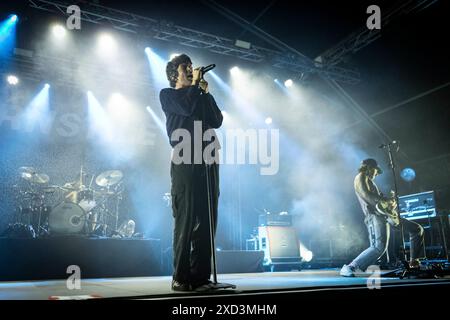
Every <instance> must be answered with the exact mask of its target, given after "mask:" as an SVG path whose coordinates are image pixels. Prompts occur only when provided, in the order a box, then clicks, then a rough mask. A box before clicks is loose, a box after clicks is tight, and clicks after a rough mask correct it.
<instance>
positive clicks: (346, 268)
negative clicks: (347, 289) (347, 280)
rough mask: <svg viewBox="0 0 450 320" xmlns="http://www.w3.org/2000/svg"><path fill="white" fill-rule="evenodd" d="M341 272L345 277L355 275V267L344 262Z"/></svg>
mask: <svg viewBox="0 0 450 320" xmlns="http://www.w3.org/2000/svg"><path fill="white" fill-rule="evenodd" d="M339 274H340V275H341V276H343V277H354V276H355V269H354V268H353V267H351V266H348V265H346V264H344V266H343V267H342V268H341V271H340V272H339Z"/></svg>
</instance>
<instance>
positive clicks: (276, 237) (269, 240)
mask: <svg viewBox="0 0 450 320" xmlns="http://www.w3.org/2000/svg"><path fill="white" fill-rule="evenodd" d="M258 235H259V248H260V250H263V251H264V265H266V266H272V265H282V264H284V265H298V264H300V263H301V261H302V258H301V256H300V245H299V241H298V238H297V232H296V230H295V229H294V228H292V227H276V226H268V227H267V226H266V227H259V228H258Z"/></svg>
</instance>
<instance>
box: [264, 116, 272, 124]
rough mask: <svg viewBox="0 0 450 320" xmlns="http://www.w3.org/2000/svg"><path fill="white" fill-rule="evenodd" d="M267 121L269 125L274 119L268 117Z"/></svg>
mask: <svg viewBox="0 0 450 320" xmlns="http://www.w3.org/2000/svg"><path fill="white" fill-rule="evenodd" d="M265 122H266V124H267V125H269V124H272V122H273V121H272V118H271V117H267V118H266V121H265Z"/></svg>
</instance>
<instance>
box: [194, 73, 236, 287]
mask: <svg viewBox="0 0 450 320" xmlns="http://www.w3.org/2000/svg"><path fill="white" fill-rule="evenodd" d="M214 66H215V65H214ZM204 74H205V72H204V71H203V70H202V74H201V79H202V80H203V76H204ZM202 113H203V114H202V121H205V119H206V115H205V113H206V110H205V108H203V110H202ZM202 127H203V125H202ZM202 134H203V133H202ZM215 139H216V138H215ZM203 144H204V141H203V139H202V153H203V150H204V147H205V145H203ZM202 160H203V161H204V165H205V176H206V194H207V197H208V216H209V244H210V249H211V268H212V274H213V282H212V284H211V286H210V289H211V290H218V289H236V285H234V284H229V283H219V282H218V281H217V262H216V243H215V239H214V238H215V229H216V221H215V219H214V208H213V199H212V196H213V194H212V190H211V189H212V187H211V172H210V170H211V166H212V164H208V163H207V161H206V160H205V159H204V157H203V155H202ZM214 178H216V177H214Z"/></svg>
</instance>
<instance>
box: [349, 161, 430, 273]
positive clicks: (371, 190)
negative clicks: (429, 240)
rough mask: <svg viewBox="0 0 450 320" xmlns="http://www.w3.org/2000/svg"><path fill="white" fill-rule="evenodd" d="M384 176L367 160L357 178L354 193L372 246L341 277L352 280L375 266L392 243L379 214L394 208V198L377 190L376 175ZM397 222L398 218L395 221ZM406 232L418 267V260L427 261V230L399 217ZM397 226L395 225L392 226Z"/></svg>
mask: <svg viewBox="0 0 450 320" xmlns="http://www.w3.org/2000/svg"><path fill="white" fill-rule="evenodd" d="M381 173H383V170H381V168H380V167H379V166H378V163H377V161H376V160H375V159H365V160H363V161H362V163H361V166H360V168H359V173H358V174H357V176H356V177H355V181H354V187H355V193H356V196H357V198H358V200H359V203H360V204H361V208H362V211H363V212H364V223H365V224H366V226H367V230H368V232H369V241H370V247H369V248H367V249H366V250H364V251H363V252H362V253H361V254H360V255H359V256H358V257H356V258H355V259H354V260H353V261H352V262H351V263H350V264H349V265H344V266H343V267H342V269H341V271H340V275H341V276H344V277H353V276H354V275H355V272H356V271H357V270H362V271H365V270H366V269H367V268H368V267H369V266H370V265H373V264H374V263H375V262H376V261H377V260H378V259H379V258H380V257H381V256H382V255H383V254H384V253H385V252H386V250H387V248H388V244H389V233H390V224H389V223H388V220H390V221H391V220H392V219H387V218H388V216H386V215H383V214H381V213H380V210H377V208H381V209H386V208H390V207H392V199H389V198H386V197H384V196H383V194H382V193H381V192H380V191H379V190H378V187H377V186H376V184H375V183H374V181H373V180H374V179H375V177H376V176H377V175H379V174H381ZM393 220H395V219H393ZM400 221H401V224H402V225H403V229H404V231H405V232H407V233H409V237H410V240H411V255H410V256H411V257H410V262H409V264H410V267H411V268H418V267H419V265H420V263H419V259H420V258H424V253H425V251H424V230H423V228H422V227H421V226H420V225H419V224H417V223H415V222H413V221H409V220H406V219H403V218H400ZM392 224H393V225H395V223H392Z"/></svg>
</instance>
